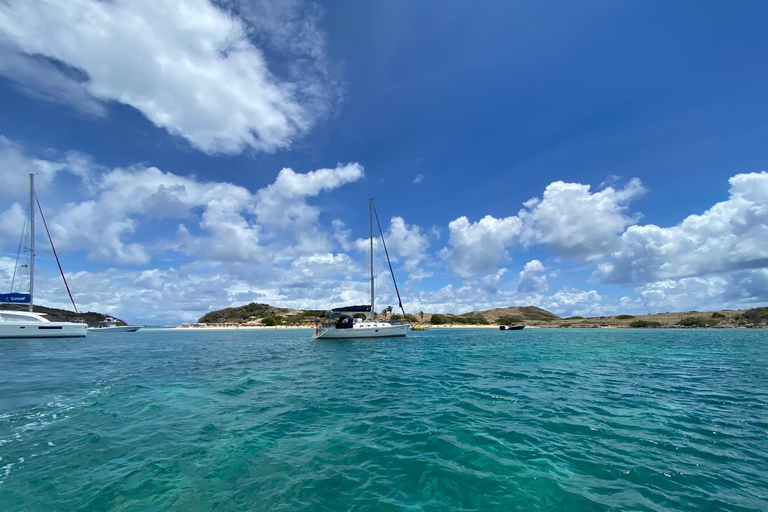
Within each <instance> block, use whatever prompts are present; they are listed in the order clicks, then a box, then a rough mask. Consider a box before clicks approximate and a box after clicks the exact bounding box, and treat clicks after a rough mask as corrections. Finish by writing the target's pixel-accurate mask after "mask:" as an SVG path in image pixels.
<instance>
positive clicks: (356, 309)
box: [331, 304, 371, 313]
mask: <svg viewBox="0 0 768 512" xmlns="http://www.w3.org/2000/svg"><path fill="white" fill-rule="evenodd" d="M370 312H371V306H370V304H365V305H362V306H346V307H343V308H333V309H332V310H331V313H370Z"/></svg>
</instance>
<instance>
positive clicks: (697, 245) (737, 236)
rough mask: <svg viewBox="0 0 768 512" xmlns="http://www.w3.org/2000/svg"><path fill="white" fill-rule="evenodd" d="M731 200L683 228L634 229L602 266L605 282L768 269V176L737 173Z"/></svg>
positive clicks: (694, 217) (601, 276)
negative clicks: (767, 242) (767, 241)
mask: <svg viewBox="0 0 768 512" xmlns="http://www.w3.org/2000/svg"><path fill="white" fill-rule="evenodd" d="M729 183H730V184H731V188H730V197H729V198H728V200H726V201H723V202H720V203H717V204H715V205H714V206H713V207H712V208H710V209H709V210H707V211H706V212H704V213H703V214H701V215H691V216H689V217H687V218H686V219H684V220H683V221H682V222H681V223H680V224H678V225H677V226H672V227H669V228H662V227H659V226H655V225H652V224H649V225H646V226H631V227H629V228H628V229H627V230H626V232H625V233H624V234H623V235H622V236H621V239H620V242H621V243H620V246H619V247H618V248H617V250H616V251H614V252H613V253H612V254H611V256H610V260H609V261H607V262H604V263H602V264H600V265H599V266H598V269H597V271H596V272H595V274H594V276H593V279H594V280H595V281H597V282H601V283H640V284H643V283H650V282H655V281H662V280H667V279H676V278H681V277H694V276H706V275H710V274H716V273H722V272H731V271H737V270H742V269H750V268H765V267H767V266H768V244H766V243H765V241H766V240H768V173H766V172H759V173H750V174H737V175H736V176H734V177H732V178H731V179H730V180H729Z"/></svg>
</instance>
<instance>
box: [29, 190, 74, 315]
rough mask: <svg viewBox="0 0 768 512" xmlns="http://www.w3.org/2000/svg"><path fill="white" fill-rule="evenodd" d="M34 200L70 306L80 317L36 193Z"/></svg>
mask: <svg viewBox="0 0 768 512" xmlns="http://www.w3.org/2000/svg"><path fill="white" fill-rule="evenodd" d="M35 201H36V202H37V209H38V210H40V217H41V218H42V219H43V226H45V232H46V234H47V235H48V241H49V242H51V249H53V256H54V257H55V258H56V264H57V265H58V266H59V272H61V278H62V279H63V280H64V286H65V287H66V288H67V293H68V294H69V300H71V301H72V307H74V308H75V314H76V315H77V318H80V312H79V311H77V305H75V299H74V298H73V297H72V292H71V291H70V290H69V284H68V283H67V278H66V277H64V270H63V269H62V268H61V262H60V261H59V255H58V254H56V247H55V246H54V245H53V238H51V232H50V231H49V230H48V223H47V222H45V215H43V207H42V206H40V200H39V199H38V198H37V194H35Z"/></svg>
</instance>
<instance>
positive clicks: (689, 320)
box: [677, 316, 707, 327]
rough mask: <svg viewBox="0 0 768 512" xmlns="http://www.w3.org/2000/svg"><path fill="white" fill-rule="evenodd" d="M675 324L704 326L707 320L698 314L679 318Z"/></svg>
mask: <svg viewBox="0 0 768 512" xmlns="http://www.w3.org/2000/svg"><path fill="white" fill-rule="evenodd" d="M677 325H680V326H682V327H706V326H707V322H705V321H704V319H703V318H701V317H698V316H686V317H685V318H681V319H680V320H679V321H678V322H677Z"/></svg>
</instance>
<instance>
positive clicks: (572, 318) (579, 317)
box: [566, 316, 584, 320]
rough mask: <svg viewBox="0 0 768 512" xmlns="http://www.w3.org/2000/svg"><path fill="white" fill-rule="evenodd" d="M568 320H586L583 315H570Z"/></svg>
mask: <svg viewBox="0 0 768 512" xmlns="http://www.w3.org/2000/svg"><path fill="white" fill-rule="evenodd" d="M566 320H584V317H583V316H569V317H568V318H566Z"/></svg>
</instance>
